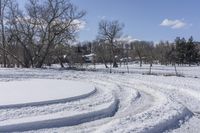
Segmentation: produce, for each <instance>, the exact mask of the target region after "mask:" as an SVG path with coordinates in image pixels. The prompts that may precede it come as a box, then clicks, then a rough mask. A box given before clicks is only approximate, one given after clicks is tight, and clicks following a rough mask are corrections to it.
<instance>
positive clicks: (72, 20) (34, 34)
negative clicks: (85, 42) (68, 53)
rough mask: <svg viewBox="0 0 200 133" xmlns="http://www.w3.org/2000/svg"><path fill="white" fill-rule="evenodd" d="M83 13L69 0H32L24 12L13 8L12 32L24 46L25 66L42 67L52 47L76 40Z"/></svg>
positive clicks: (11, 14)
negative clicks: (41, 0)
mask: <svg viewBox="0 0 200 133" xmlns="http://www.w3.org/2000/svg"><path fill="white" fill-rule="evenodd" d="M84 15H85V12H84V11H78V10H77V8H76V7H75V6H74V5H73V4H72V3H70V2H69V1H68V0H44V1H43V2H42V3H41V2H39V1H38V0H29V3H28V4H27V5H26V12H25V13H23V12H21V11H20V10H18V8H11V13H10V20H12V21H10V32H11V33H12V36H13V38H14V40H15V41H17V42H18V43H19V44H20V45H21V46H22V48H23V53H24V56H23V57H24V59H23V61H24V64H25V67H30V66H32V67H38V68H40V67H42V66H43V64H44V62H45V60H46V58H47V57H48V56H49V52H50V51H51V50H53V49H54V48H55V47H56V46H57V45H60V44H69V43H70V41H73V40H74V39H75V36H76V33H77V31H79V26H80V24H81V20H80V19H81V18H82V17H83V16H84Z"/></svg>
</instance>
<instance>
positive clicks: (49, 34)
mask: <svg viewBox="0 0 200 133" xmlns="http://www.w3.org/2000/svg"><path fill="white" fill-rule="evenodd" d="M0 9H1V10H0V24H1V26H0V30H1V34H0V64H1V65H2V67H26V68H29V67H32V68H41V67H43V66H45V65H51V64H58V63H60V65H61V67H64V63H67V64H68V66H69V67H75V66H76V65H77V64H78V65H82V64H84V63H85V62H91V63H93V64H94V65H95V64H96V63H103V64H104V65H105V67H106V68H110V70H111V68H112V67H118V66H119V65H120V64H128V62H130V61H134V62H138V63H139V64H140V66H141V67H142V64H143V63H148V64H150V66H152V64H154V63H160V64H163V65H175V64H178V65H184V64H188V65H193V64H194V65H195V64H199V63H200V52H199V51H200V45H199V43H198V42H196V41H194V40H193V38H192V37H191V38H189V39H188V40H186V39H184V38H179V37H177V38H176V39H175V41H174V42H171V43H170V42H167V41H166V42H164V41H161V42H159V43H158V44H155V43H154V42H148V41H129V40H123V39H121V38H122V35H123V34H122V31H123V28H124V24H122V23H119V22H118V21H107V20H101V21H100V22H99V27H98V35H97V38H96V39H95V40H94V41H88V42H82V43H78V44H76V45H75V44H74V43H73V42H74V41H75V40H76V35H77V33H78V31H79V30H80V29H79V27H80V25H81V19H82V18H83V17H84V15H85V11H80V10H78V9H77V8H76V6H75V5H73V4H72V3H71V2H70V1H69V0H43V1H42V3H41V2H40V1H38V0H28V3H27V4H26V6H25V9H24V10H23V11H22V10H20V9H19V7H18V4H17V2H15V1H14V0H0ZM86 58H88V59H87V60H86Z"/></svg>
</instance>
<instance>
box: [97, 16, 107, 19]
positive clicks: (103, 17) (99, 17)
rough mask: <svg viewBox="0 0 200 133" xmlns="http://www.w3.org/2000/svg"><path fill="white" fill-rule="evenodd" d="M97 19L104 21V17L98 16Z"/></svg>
mask: <svg viewBox="0 0 200 133" xmlns="http://www.w3.org/2000/svg"><path fill="white" fill-rule="evenodd" d="M98 19H101V20H104V19H106V16H98Z"/></svg>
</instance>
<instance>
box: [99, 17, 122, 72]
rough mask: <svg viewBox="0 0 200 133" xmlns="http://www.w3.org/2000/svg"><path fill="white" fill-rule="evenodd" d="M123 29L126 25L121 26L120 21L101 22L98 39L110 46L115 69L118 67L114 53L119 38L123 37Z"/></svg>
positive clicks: (112, 63)
mask: <svg viewBox="0 0 200 133" xmlns="http://www.w3.org/2000/svg"><path fill="white" fill-rule="evenodd" d="M123 27H124V25H123V24H120V23H119V22H118V21H107V20H101V21H100V22H99V33H98V38H99V39H101V40H104V41H107V42H108V43H109V44H110V60H112V62H110V64H111V65H113V67H117V62H116V60H115V53H114V47H115V41H116V39H117V38H120V37H121V34H122V29H123ZM110 72H111V66H110Z"/></svg>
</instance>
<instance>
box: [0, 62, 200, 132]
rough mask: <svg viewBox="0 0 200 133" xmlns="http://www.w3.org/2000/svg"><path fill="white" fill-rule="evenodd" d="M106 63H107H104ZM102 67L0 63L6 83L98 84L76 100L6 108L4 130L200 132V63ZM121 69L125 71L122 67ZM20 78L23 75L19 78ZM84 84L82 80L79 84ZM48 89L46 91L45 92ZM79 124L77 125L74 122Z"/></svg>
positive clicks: (0, 127)
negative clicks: (9, 65) (84, 68)
mask: <svg viewBox="0 0 200 133" xmlns="http://www.w3.org/2000/svg"><path fill="white" fill-rule="evenodd" d="M100 67H101V66H100ZM100 67H99V68H98V66H97V68H98V69H99V70H100V71H98V72H87V71H83V72H81V71H78V72H77V71H69V70H57V69H42V70H41V69H0V83H5V81H6V82H7V81H9V82H15V81H16V80H22V81H24V80H27V79H30V80H33V79H40V80H41V79H46V80H49V79H54V80H55V79H59V80H60V79H61V80H67V81H68V80H70V81H76V82H83V83H87V84H89V86H90V84H92V85H93V86H94V87H95V88H96V90H95V92H93V93H92V94H91V95H88V96H87V97H84V98H81V99H76V100H73V101H64V102H58V103H49V104H43V105H34V106H29V105H28V104H27V105H26V106H23V107H20V108H16V107H11V108H1V109H0V132H1V131H25V132H38V133H44V132H46V133H49V132H70V133H71V132H75V133H77V132H81V133H82V132H99V133H101V132H106V133H107V132H117V133H124V132H145V133H160V132H174V133H196V132H198V131H199V130H200V127H199V125H200V115H199V114H200V104H199V103H200V78H198V76H199V74H200V67H178V68H177V69H178V71H179V73H181V74H182V75H183V76H184V77H176V76H163V75H165V74H167V75H169V74H171V75H173V73H174V69H173V67H169V66H168V67H163V66H159V65H156V66H155V67H153V68H152V69H153V70H152V71H153V72H154V73H157V75H145V74H144V75H143V74H142V73H146V72H148V66H144V67H142V68H139V67H138V66H136V65H132V66H130V72H131V73H130V74H126V73H121V72H122V71H123V72H125V71H126V68H125V67H124V68H118V69H114V71H115V72H116V73H112V74H109V73H107V72H106V71H108V70H106V69H104V68H103V67H102V68H100ZM118 72H120V73H118ZM16 82H17V81H16ZM77 85H78V84H77ZM40 94H41V95H43V94H42V93H40ZM72 125H73V126H72Z"/></svg>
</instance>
